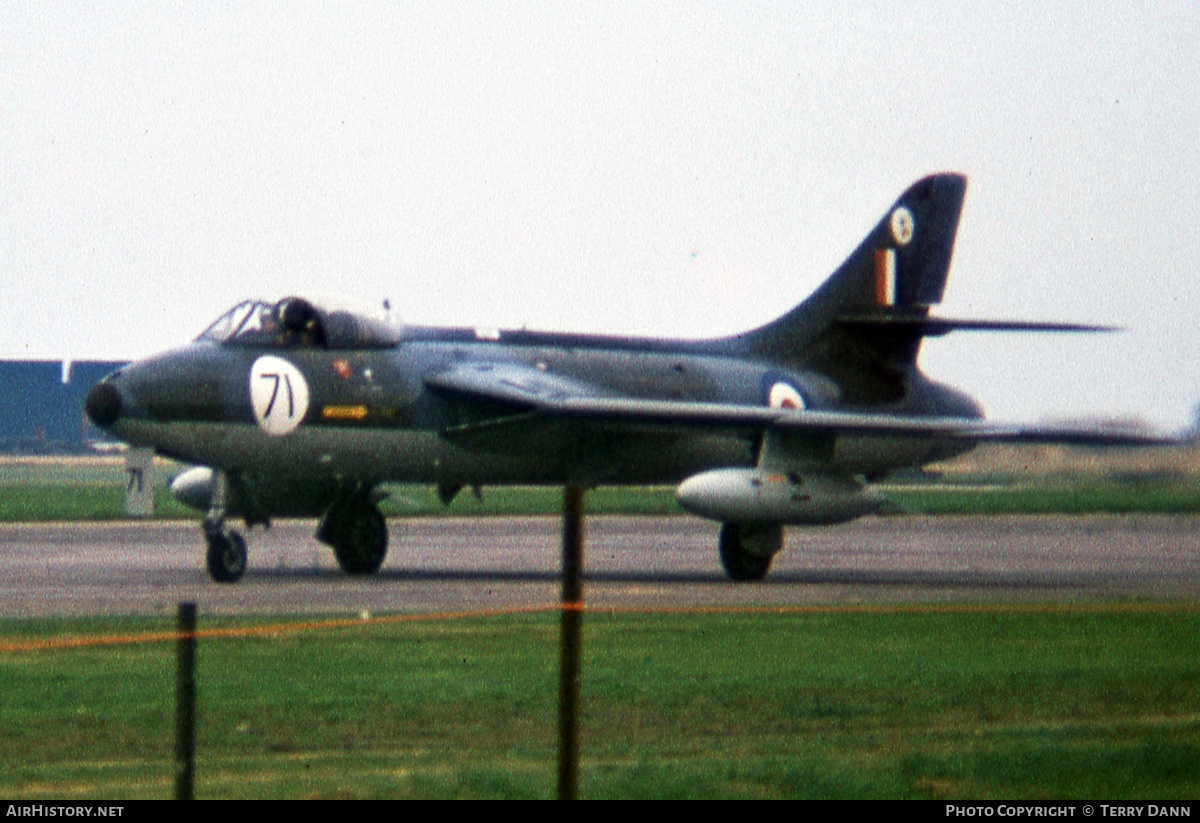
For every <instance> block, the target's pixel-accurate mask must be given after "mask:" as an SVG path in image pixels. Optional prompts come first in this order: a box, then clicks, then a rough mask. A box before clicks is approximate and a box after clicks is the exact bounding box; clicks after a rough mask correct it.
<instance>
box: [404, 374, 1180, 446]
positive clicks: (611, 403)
mask: <svg viewBox="0 0 1200 823" xmlns="http://www.w3.org/2000/svg"><path fill="white" fill-rule="evenodd" d="M425 383H426V385H428V386H430V387H431V388H433V389H435V390H437V391H440V392H443V393H448V394H450V395H452V396H455V397H457V398H458V399H460V400H461V401H465V402H467V403H468V404H470V403H472V402H473V401H474V402H477V403H480V404H487V405H490V406H492V407H494V406H495V405H496V404H501V405H502V406H507V407H508V408H509V413H508V414H505V415H502V416H499V417H498V418H493V419H489V420H482V421H478V422H471V423H464V424H461V425H458V426H455V427H453V428H452V429H450V430H447V432H446V434H448V435H451V436H453V435H455V434H470V433H472V432H479V431H482V430H485V429H487V430H495V431H499V430H500V429H501V428H504V429H507V428H510V427H511V425H512V424H518V425H523V424H526V423H527V424H533V423H534V421H539V422H544V421H546V420H558V421H565V420H577V421H587V422H593V423H601V424H605V425H608V426H628V427H633V428H647V427H650V428H656V429H663V428H665V429H680V428H700V429H716V430H725V431H729V432H730V433H734V434H736V433H745V434H756V433H760V432H763V431H768V430H776V431H792V432H796V433H800V432H810V433H813V434H849V435H860V436H864V437H935V438H939V439H946V440H962V441H969V442H985V441H987V442H1006V443H1062V444H1068V445H1081V446H1164V445H1174V444H1177V443H1178V442H1179V440H1177V439H1176V438H1170V437H1165V436H1162V435H1158V434H1151V433H1146V432H1142V431H1134V430H1128V429H1112V428H1105V427H1100V426H1095V427H1088V426H1060V425H1013V424H1004V423H993V422H990V421H987V420H981V419H978V418H970V417H933V416H915V415H891V414H875V413H870V412H854V411H821V410H810V409H782V408H770V407H767V406H752V405H743V404H734V403H706V402H695V401H682V400H646V399H641V398H634V397H627V396H619V395H612V394H606V393H604V392H602V391H600V390H599V389H598V388H597V387H595V386H593V385H591V384H588V383H585V382H582V381H578V380H575V379H573V378H568V377H563V376H561V375H556V374H554V373H552V372H547V371H540V370H537V369H534V368H530V367H528V366H524V365H519V364H512V363H472V364H469V365H463V366H460V367H457V368H454V369H451V370H449V371H445V372H441V373H439V374H436V375H431V376H428V377H426V378H425Z"/></svg>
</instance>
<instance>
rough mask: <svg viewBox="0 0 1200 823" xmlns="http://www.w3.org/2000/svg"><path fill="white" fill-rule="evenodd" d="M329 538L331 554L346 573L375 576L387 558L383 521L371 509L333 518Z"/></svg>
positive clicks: (370, 507) (384, 522) (386, 534)
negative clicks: (331, 547) (332, 526)
mask: <svg viewBox="0 0 1200 823" xmlns="http://www.w3.org/2000/svg"><path fill="white" fill-rule="evenodd" d="M335 523H336V525H335V526H334V528H333V529H331V533H330V535H329V537H330V542H331V543H332V545H333V554H334V556H335V557H337V562H338V565H339V566H341V568H342V571H344V572H345V573H346V574H356V575H362V574H375V572H377V571H379V567H380V566H382V565H383V560H384V558H385V557H387V544H388V533H387V521H385V520H384V519H383V515H382V514H380V513H379V509H377V508H375V507H374V506H369V507H365V508H361V509H358V510H356V511H353V512H349V513H346V514H342V515H341V516H339V517H337V518H335Z"/></svg>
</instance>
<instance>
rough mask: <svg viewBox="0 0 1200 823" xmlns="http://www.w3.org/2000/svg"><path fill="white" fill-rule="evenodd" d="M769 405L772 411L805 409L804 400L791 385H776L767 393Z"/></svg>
mask: <svg viewBox="0 0 1200 823" xmlns="http://www.w3.org/2000/svg"><path fill="white" fill-rule="evenodd" d="M767 405H768V406H770V407H771V408H772V409H803V408H804V398H803V397H801V396H800V392H798V391H796V387H795V386H793V385H791V384H790V383H776V384H774V385H773V386H771V391H770V392H768V393H767Z"/></svg>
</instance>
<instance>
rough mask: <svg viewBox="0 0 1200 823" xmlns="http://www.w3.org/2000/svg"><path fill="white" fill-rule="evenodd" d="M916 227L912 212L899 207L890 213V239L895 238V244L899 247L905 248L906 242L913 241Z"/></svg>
mask: <svg viewBox="0 0 1200 823" xmlns="http://www.w3.org/2000/svg"><path fill="white" fill-rule="evenodd" d="M916 227H917V224H916V221H915V220H913V215H912V212H911V211H909V210H908V209H906V208H905V207H904V206H899V207H897V208H896V210H895V211H893V212H892V237H894V238H896V242H897V243H899V244H900V245H901V246H907V245H908V241H909V240H912V239H913V231H914V230H915V229H916Z"/></svg>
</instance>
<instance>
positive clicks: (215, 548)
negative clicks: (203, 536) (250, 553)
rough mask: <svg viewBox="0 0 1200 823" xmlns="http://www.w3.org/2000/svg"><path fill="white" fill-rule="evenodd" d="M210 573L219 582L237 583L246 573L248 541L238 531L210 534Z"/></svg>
mask: <svg viewBox="0 0 1200 823" xmlns="http://www.w3.org/2000/svg"><path fill="white" fill-rule="evenodd" d="M207 559H208V575H209V577H211V578H212V579H213V580H215V581H217V582H218V583H236V582H237V581H238V580H240V579H241V577H242V575H243V574H245V573H246V541H245V540H243V539H242V536H241V535H240V534H238V533H237V532H218V533H216V534H211V535H209V536H208V558H207Z"/></svg>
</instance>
